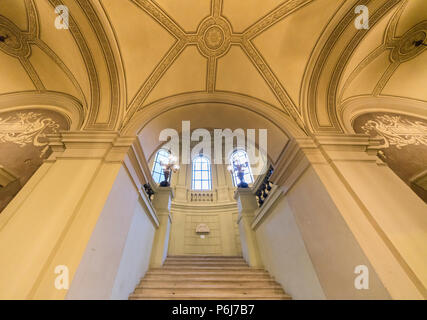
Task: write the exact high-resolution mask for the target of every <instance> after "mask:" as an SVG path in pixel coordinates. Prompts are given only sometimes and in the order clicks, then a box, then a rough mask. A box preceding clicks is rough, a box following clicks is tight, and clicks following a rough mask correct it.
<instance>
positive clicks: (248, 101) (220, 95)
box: [121, 92, 306, 137]
mask: <svg viewBox="0 0 427 320" xmlns="http://www.w3.org/2000/svg"><path fill="white" fill-rule="evenodd" d="M199 103H222V104H230V105H233V106H237V107H241V108H244V109H247V110H248V111H251V112H254V113H256V114H258V115H260V116H262V117H264V118H266V119H268V120H269V121H271V122H272V123H273V124H275V125H276V126H277V127H278V128H280V129H281V131H282V132H284V133H285V134H286V135H287V136H288V137H292V136H294V137H300V136H305V135H306V134H305V133H304V132H303V131H302V130H301V129H300V128H299V127H298V126H297V125H296V124H295V123H294V121H293V120H292V119H291V118H290V117H289V116H287V115H286V114H285V113H283V112H281V111H280V110H278V109H277V108H275V107H273V106H271V105H269V104H267V103H265V102H263V101H261V100H258V99H255V98H252V97H249V96H245V95H241V94H238V93H229V92H215V93H211V94H208V93H205V92H197V93H184V94H180V95H177V96H172V97H168V98H165V99H162V100H159V101H156V102H154V103H152V104H150V105H147V106H145V107H144V108H143V109H141V110H140V111H138V112H137V113H136V114H135V116H134V117H133V118H132V120H131V121H130V122H129V123H128V124H127V125H126V126H125V127H124V128H123V129H122V130H121V132H122V133H123V134H125V135H133V134H135V135H137V134H139V132H141V130H142V129H143V128H144V127H145V126H146V125H147V124H148V123H149V122H150V121H152V120H153V119H154V118H156V117H158V116H159V115H161V114H163V113H165V112H167V111H169V110H172V109H175V108H178V107H183V106H188V105H193V104H199Z"/></svg>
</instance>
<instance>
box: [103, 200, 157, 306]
mask: <svg viewBox="0 0 427 320" xmlns="http://www.w3.org/2000/svg"><path fill="white" fill-rule="evenodd" d="M153 238H154V227H153V224H152V223H151V222H150V221H149V220H148V217H147V214H146V213H145V212H144V211H143V209H142V207H141V206H140V205H137V206H136V208H135V213H134V216H133V219H132V222H131V225H130V229H129V232H128V236H127V239H126V245H125V248H124V250H123V255H122V259H121V262H120V266H119V270H118V271H117V275H116V279H115V281H114V287H113V291H112V294H111V299H127V298H128V297H129V294H130V293H131V292H133V291H134V289H135V286H136V285H137V284H138V283H139V281H140V280H141V277H142V276H143V275H144V274H145V273H146V272H147V270H148V267H149V262H150V260H149V257H150V254H151V247H152V244H153V243H152V242H153Z"/></svg>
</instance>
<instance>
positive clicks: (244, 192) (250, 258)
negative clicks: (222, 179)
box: [235, 188, 263, 267]
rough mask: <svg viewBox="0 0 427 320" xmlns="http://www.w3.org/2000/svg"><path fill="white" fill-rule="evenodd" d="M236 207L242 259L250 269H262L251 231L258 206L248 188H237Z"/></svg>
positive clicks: (254, 238) (252, 231)
mask: <svg viewBox="0 0 427 320" xmlns="http://www.w3.org/2000/svg"><path fill="white" fill-rule="evenodd" d="M235 199H236V200H237V207H238V209H239V217H238V220H237V223H238V224H239V232H240V240H241V241H240V242H241V245H242V253H243V258H244V259H245V260H246V262H247V263H248V264H249V265H250V266H251V267H262V266H263V264H262V260H261V256H260V253H259V249H258V244H257V239H256V234H255V231H254V230H253V229H252V227H251V226H252V223H253V220H254V213H255V210H257V209H258V205H257V202H256V199H255V196H254V195H253V194H252V190H251V189H250V188H238V189H237V190H236V192H235Z"/></svg>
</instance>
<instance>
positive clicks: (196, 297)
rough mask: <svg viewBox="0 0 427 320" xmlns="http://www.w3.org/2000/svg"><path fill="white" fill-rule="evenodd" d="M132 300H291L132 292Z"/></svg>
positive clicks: (287, 297) (247, 296)
mask: <svg viewBox="0 0 427 320" xmlns="http://www.w3.org/2000/svg"><path fill="white" fill-rule="evenodd" d="M129 299H130V300H291V299H292V298H291V297H290V296H288V295H286V294H277V295H269V296H259V295H246V296H231V295H229V296H199V295H195V294H193V295H179V296H178V295H174V296H146V295H144V294H131V295H130V296H129Z"/></svg>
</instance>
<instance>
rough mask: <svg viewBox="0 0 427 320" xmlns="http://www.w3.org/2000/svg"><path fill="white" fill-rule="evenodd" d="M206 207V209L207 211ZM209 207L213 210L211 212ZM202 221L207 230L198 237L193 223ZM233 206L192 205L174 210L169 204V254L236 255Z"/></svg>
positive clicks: (237, 250) (237, 236) (237, 248)
mask: <svg viewBox="0 0 427 320" xmlns="http://www.w3.org/2000/svg"><path fill="white" fill-rule="evenodd" d="M209 211H210V212H209ZM212 211H213V212H212ZM200 223H204V224H206V225H207V226H208V227H209V230H210V232H209V233H208V234H205V235H204V237H200V235H199V234H197V233H196V227H197V225H199V224H200ZM238 239H239V233H238V229H237V207H235V208H234V209H233V208H231V210H230V208H227V209H221V208H217V209H215V210H214V209H213V208H210V209H209V208H207V207H202V208H199V209H197V208H194V207H191V206H188V207H187V209H184V210H182V208H181V210H179V211H177V210H176V209H174V207H173V206H172V227H171V238H170V242H169V251H168V254H169V255H197V254H201V255H221V256H240V255H241V247H240V243H239V242H238Z"/></svg>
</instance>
